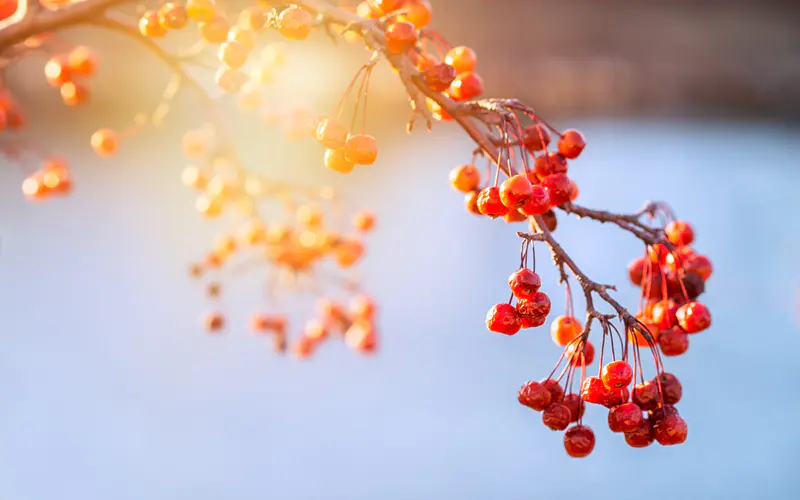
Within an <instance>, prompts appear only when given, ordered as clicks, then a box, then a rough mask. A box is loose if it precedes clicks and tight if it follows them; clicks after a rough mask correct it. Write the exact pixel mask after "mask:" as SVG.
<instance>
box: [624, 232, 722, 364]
mask: <svg viewBox="0 0 800 500" xmlns="http://www.w3.org/2000/svg"><path fill="white" fill-rule="evenodd" d="M664 235H665V236H666V242H665V243H658V244H656V245H649V246H648V247H647V249H646V250H647V251H646V254H645V255H644V256H643V257H640V258H638V259H636V260H634V261H633V262H631V263H630V265H629V266H628V275H629V277H630V279H631V281H632V282H633V284H634V285H636V286H639V287H641V289H642V299H643V300H642V302H643V307H642V308H641V311H640V312H639V314H638V315H637V318H638V319H639V320H640V321H641V322H642V323H644V324H645V325H646V326H647V329H648V330H649V332H650V335H651V336H652V338H653V340H655V342H656V343H657V345H658V347H659V348H660V350H661V353H662V354H663V355H665V356H678V355H681V354H683V353H685V352H686V351H687V350H688V349H689V337H690V336H691V335H693V334H696V333H699V332H702V331H703V330H705V329H707V328H708V327H709V326H711V313H710V312H709V310H708V308H707V307H706V306H705V305H704V304H703V303H701V302H698V301H697V298H698V297H699V296H700V295H701V294H702V293H703V292H704V291H705V283H706V281H707V280H708V279H709V278H710V277H711V273H712V271H713V267H712V265H711V260H709V258H708V257H706V256H705V255H702V254H698V253H697V252H695V251H694V249H692V247H691V244H692V243H693V242H694V230H693V229H692V226H691V225H690V224H689V223H688V222H685V221H681V220H673V221H672V222H670V223H669V224H667V226H666V227H665V228H664ZM632 340H634V341H635V342H636V343H637V344H639V345H642V346H646V345H648V343H647V339H645V338H643V337H642V336H641V335H639V336H637V337H636V338H635V339H632Z"/></svg>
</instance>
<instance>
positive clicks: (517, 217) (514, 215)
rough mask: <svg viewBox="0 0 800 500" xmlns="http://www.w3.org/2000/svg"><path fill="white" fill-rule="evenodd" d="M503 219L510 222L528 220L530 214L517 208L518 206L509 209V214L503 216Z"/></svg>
mask: <svg viewBox="0 0 800 500" xmlns="http://www.w3.org/2000/svg"><path fill="white" fill-rule="evenodd" d="M503 220H504V221H506V222H508V223H509V224H510V223H512V222H525V221H526V220H528V216H527V215H525V214H523V213H522V212H520V211H519V210H517V209H516V208H512V209H511V210H509V211H508V213H507V214H505V215H504V216H503Z"/></svg>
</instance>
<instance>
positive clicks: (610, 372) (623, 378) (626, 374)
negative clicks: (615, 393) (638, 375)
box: [601, 360, 633, 390]
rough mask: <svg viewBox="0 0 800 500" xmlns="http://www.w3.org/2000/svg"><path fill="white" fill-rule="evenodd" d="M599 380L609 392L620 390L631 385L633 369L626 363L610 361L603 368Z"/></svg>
mask: <svg viewBox="0 0 800 500" xmlns="http://www.w3.org/2000/svg"><path fill="white" fill-rule="evenodd" d="M601 378H602V379H603V384H605V386H606V387H607V388H608V389H609V390H613V389H621V388H622V387H627V386H629V385H630V384H631V381H632V380H633V368H631V365H629V364H628V362H627V361H622V360H617V361H612V362H610V363H608V364H606V366H604V367H603V372H602V375H601Z"/></svg>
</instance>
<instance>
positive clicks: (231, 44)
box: [218, 40, 250, 69]
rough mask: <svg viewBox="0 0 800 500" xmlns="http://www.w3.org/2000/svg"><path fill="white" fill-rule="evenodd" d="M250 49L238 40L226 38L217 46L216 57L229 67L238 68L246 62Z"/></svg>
mask: <svg viewBox="0 0 800 500" xmlns="http://www.w3.org/2000/svg"><path fill="white" fill-rule="evenodd" d="M249 55H250V50H248V48H247V47H245V46H244V45H242V44H241V43H239V42H236V41H233V40H228V41H227V42H224V43H223V44H222V45H220V46H219V52H218V57H219V60H220V61H222V63H223V64H225V65H226V66H228V67H229V68H233V69H238V68H241V67H242V66H244V63H246V62H247V56H249Z"/></svg>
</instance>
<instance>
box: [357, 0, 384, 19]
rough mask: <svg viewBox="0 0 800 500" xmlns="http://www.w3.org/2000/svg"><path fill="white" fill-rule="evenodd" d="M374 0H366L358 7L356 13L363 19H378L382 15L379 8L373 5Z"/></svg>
mask: <svg viewBox="0 0 800 500" xmlns="http://www.w3.org/2000/svg"><path fill="white" fill-rule="evenodd" d="M372 4H373V1H371V0H365V1H363V2H361V3H359V4H358V6H357V7H356V15H357V16H358V17H360V18H362V19H377V18H379V17H381V14H380V12H379V11H378V10H376V9H375V7H373V5H372Z"/></svg>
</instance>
